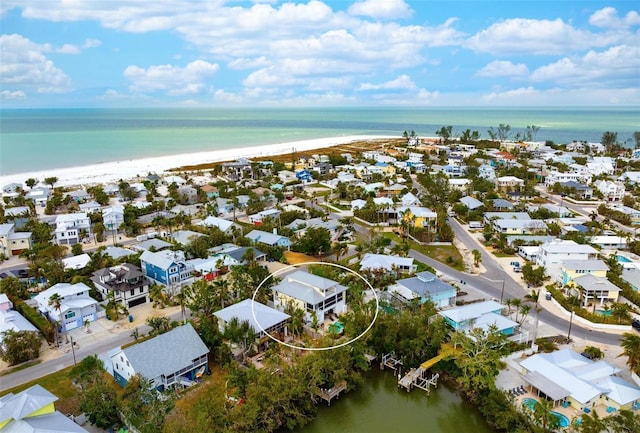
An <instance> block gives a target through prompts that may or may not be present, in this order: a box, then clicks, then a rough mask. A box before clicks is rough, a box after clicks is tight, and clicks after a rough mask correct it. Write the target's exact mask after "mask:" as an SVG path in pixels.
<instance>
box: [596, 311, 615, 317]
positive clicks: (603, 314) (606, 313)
mask: <svg viewBox="0 0 640 433" xmlns="http://www.w3.org/2000/svg"><path fill="white" fill-rule="evenodd" d="M612 312H613V311H612V310H596V313H598V314H600V315H601V316H611V313H612Z"/></svg>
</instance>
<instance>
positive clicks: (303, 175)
mask: <svg viewBox="0 0 640 433" xmlns="http://www.w3.org/2000/svg"><path fill="white" fill-rule="evenodd" d="M296 178H297V179H298V180H299V181H301V182H311V181H312V180H313V177H312V176H311V173H310V172H309V170H306V169H305V170H298V171H296Z"/></svg>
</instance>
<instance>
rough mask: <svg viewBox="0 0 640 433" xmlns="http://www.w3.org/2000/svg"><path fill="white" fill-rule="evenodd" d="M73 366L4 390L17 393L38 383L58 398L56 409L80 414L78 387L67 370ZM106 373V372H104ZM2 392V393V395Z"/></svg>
mask: <svg viewBox="0 0 640 433" xmlns="http://www.w3.org/2000/svg"><path fill="white" fill-rule="evenodd" d="M72 368H73V367H67V368H64V369H62V370H59V371H56V372H55V373H51V374H49V375H48V376H44V377H41V378H39V379H34V380H31V381H29V382H26V383H23V384H21V385H18V386H15V387H13V388H11V389H8V390H6V391H5V392H4V394H7V393H9V392H12V393H14V394H17V393H18V392H20V391H24V390H25V389H27V388H31V387H32V386H33V385H35V384H39V385H40V386H42V387H43V388H45V389H46V390H47V391H49V392H51V393H52V394H55V395H56V396H57V397H58V398H59V400H58V401H56V402H55V406H56V409H57V410H59V411H60V412H62V413H63V414H67V413H72V414H74V415H80V397H79V395H78V393H79V391H78V389H77V388H76V387H75V386H74V385H73V383H72V382H71V378H70V377H69V372H70V371H71V369H72ZM105 374H107V373H105ZM4 394H3V395H4Z"/></svg>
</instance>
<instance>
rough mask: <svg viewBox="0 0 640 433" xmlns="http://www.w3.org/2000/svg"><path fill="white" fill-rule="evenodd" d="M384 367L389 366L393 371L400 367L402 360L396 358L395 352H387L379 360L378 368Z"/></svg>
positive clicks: (382, 368)
mask: <svg viewBox="0 0 640 433" xmlns="http://www.w3.org/2000/svg"><path fill="white" fill-rule="evenodd" d="M385 367H387V368H390V369H392V370H393V371H394V372H395V371H396V370H398V369H399V368H400V367H402V361H400V360H399V359H398V358H396V355H395V353H387V354H386V355H384V356H383V357H382V360H381V361H380V370H384V369H385Z"/></svg>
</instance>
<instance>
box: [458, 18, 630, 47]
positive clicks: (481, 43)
mask: <svg viewBox="0 0 640 433" xmlns="http://www.w3.org/2000/svg"><path fill="white" fill-rule="evenodd" d="M622 37H623V36H622V35H620V34H617V33H591V32H589V31H586V30H578V29H576V28H574V27H573V26H571V25H570V24H567V23H565V22H564V21H563V20H561V19H560V18H558V19H555V20H535V19H525V18H512V19H506V20H503V21H500V22H497V23H495V24H493V25H491V26H490V27H489V28H487V29H485V30H482V31H480V32H479V33H476V34H475V35H474V36H472V37H471V38H469V39H468V40H467V41H466V44H465V45H466V47H467V48H470V49H472V50H474V51H479V52H485V53H492V54H493V55H496V56H500V55H509V54H519V55H525V54H533V55H551V54H564V53H566V52H568V51H575V50H583V49H588V48H591V47H601V46H606V45H608V44H610V43H613V42H615V41H617V40H620V38H622Z"/></svg>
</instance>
